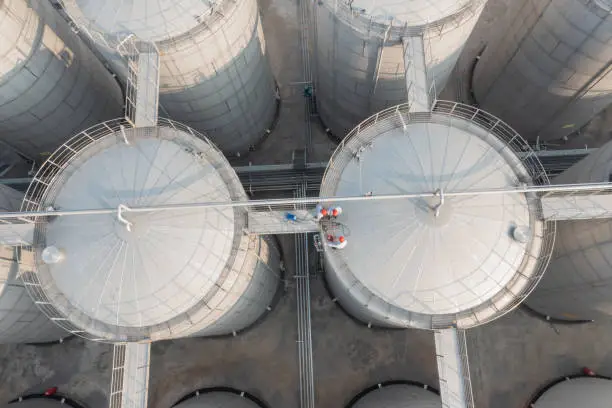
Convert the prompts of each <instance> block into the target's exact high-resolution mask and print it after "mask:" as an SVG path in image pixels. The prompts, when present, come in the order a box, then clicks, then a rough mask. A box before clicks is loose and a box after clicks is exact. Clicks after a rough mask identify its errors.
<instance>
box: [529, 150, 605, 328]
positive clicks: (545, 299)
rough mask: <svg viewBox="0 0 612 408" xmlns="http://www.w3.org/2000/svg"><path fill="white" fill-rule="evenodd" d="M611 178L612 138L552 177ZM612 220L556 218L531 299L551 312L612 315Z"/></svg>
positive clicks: (568, 180)
mask: <svg viewBox="0 0 612 408" xmlns="http://www.w3.org/2000/svg"><path fill="white" fill-rule="evenodd" d="M611 179H612V142H608V143H607V144H605V145H604V146H602V147H600V148H599V149H597V150H596V151H595V152H594V153H591V154H590V155H589V156H587V157H586V158H584V159H582V160H581V161H579V162H578V163H576V164H575V165H573V166H572V167H570V168H569V169H568V170H566V171H565V172H564V173H562V174H561V175H559V176H557V177H556V178H555V179H554V180H553V182H554V183H556V184H574V183H607V182H609V181H610V180H611ZM611 226H612V221H611V220H609V219H599V220H575V221H557V238H556V239H555V250H554V253H553V257H552V260H551V262H550V265H549V266H548V270H547V271H546V273H545V274H544V277H543V278H542V280H541V281H540V283H539V284H538V286H537V288H536V289H535V290H534V291H533V293H532V294H531V295H530V296H529V299H528V300H527V305H528V306H529V307H531V308H532V309H534V310H536V311H537V312H540V313H542V314H544V315H546V316H551V317H554V318H558V319H566V320H594V319H602V318H604V319H605V318H608V319H609V318H610V317H611V316H612V267H611V263H612V229H611Z"/></svg>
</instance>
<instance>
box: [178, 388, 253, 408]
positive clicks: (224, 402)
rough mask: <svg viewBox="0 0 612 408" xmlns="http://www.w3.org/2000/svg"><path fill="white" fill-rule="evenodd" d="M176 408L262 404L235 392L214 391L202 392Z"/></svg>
mask: <svg viewBox="0 0 612 408" xmlns="http://www.w3.org/2000/svg"><path fill="white" fill-rule="evenodd" d="M175 407H176V408H218V407H219V408H220V407H223V408H259V407H260V405H259V404H256V403H255V402H253V401H252V400H250V399H248V398H245V397H243V396H240V395H239V394H235V393H233V392H223V391H213V392H206V393H202V394H200V395H199V396H197V397H192V398H189V399H187V400H185V401H183V402H181V403H179V404H177V405H175Z"/></svg>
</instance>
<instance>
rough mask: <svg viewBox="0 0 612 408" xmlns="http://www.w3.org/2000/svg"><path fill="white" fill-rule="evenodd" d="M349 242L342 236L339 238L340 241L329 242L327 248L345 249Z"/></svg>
mask: <svg viewBox="0 0 612 408" xmlns="http://www.w3.org/2000/svg"><path fill="white" fill-rule="evenodd" d="M347 243H348V242H347V240H346V238H344V237H343V236H342V235H341V236H339V237H338V239H337V240H336V239H334V240H333V241H331V242H330V241H329V240H328V242H327V246H329V247H330V248H334V249H343V248H344V247H346V244H347Z"/></svg>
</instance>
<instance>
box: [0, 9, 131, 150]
mask: <svg viewBox="0 0 612 408" xmlns="http://www.w3.org/2000/svg"><path fill="white" fill-rule="evenodd" d="M0 37H1V38H2V42H0V140H2V141H3V142H5V143H6V144H8V145H9V146H11V147H13V148H14V149H15V150H17V151H19V152H21V153H22V154H25V155H27V156H30V157H31V158H34V159H38V158H40V155H41V154H44V153H50V152H52V151H53V150H54V149H55V148H56V147H57V146H58V145H60V144H61V143H63V142H64V141H65V140H67V139H68V138H69V137H70V136H71V135H72V134H73V133H76V132H78V131H81V130H83V129H85V128H87V127H89V126H91V125H93V124H94V123H97V122H100V121H102V120H106V119H110V118H113V117H117V116H120V115H121V112H122V106H123V101H122V96H121V89H120V88H119V85H118V84H117V83H116V81H115V80H114V79H113V77H112V76H111V74H110V73H109V72H108V71H107V70H106V69H105V68H104V66H103V65H102V64H101V63H100V61H98V60H97V59H96V57H95V56H94V55H93V53H92V52H91V51H90V50H89V49H88V48H87V47H86V46H85V44H84V43H83V42H82V41H81V40H79V38H78V37H77V36H76V35H75V34H74V33H73V32H72V31H71V30H70V28H69V26H68V24H67V23H66V22H65V21H64V20H63V19H62V18H61V17H60V16H59V15H58V13H57V12H56V11H55V10H54V9H53V8H52V7H51V5H50V4H49V3H48V2H47V1H31V0H6V1H3V2H2V3H1V4H0Z"/></svg>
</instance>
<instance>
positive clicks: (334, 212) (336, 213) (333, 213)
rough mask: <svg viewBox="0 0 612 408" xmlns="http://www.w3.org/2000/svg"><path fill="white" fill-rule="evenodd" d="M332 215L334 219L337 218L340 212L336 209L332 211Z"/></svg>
mask: <svg viewBox="0 0 612 408" xmlns="http://www.w3.org/2000/svg"><path fill="white" fill-rule="evenodd" d="M332 215H333V216H334V217H335V216H337V215H338V210H337V209H335V208H334V209H333V210H332Z"/></svg>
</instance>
